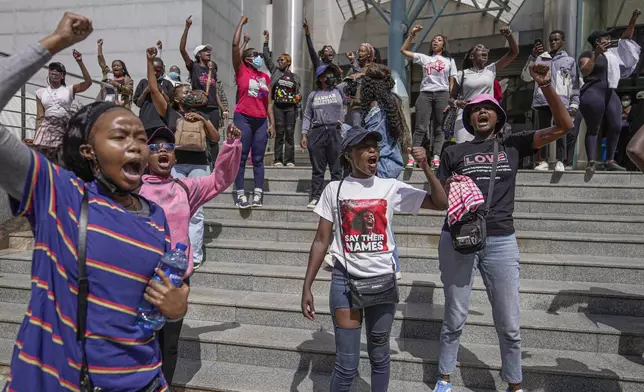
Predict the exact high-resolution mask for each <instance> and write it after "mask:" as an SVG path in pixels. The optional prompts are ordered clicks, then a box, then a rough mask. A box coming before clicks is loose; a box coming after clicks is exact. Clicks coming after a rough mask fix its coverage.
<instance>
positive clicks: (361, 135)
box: [342, 126, 382, 151]
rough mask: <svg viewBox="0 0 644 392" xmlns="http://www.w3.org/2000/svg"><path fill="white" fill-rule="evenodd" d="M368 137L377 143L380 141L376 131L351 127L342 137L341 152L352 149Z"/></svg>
mask: <svg viewBox="0 0 644 392" xmlns="http://www.w3.org/2000/svg"><path fill="white" fill-rule="evenodd" d="M370 136H373V137H374V138H375V139H376V141H378V142H380V141H381V140H382V135H381V134H380V132H378V131H368V130H366V129H364V128H362V127H359V126H358V127H352V128H351V129H349V130H347V133H346V134H345V135H344V139H343V140H342V151H348V150H350V149H351V148H352V147H355V146H357V145H358V144H360V143H362V141H363V140H364V139H366V138H368V137H370Z"/></svg>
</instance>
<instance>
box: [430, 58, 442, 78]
mask: <svg viewBox="0 0 644 392" xmlns="http://www.w3.org/2000/svg"><path fill="white" fill-rule="evenodd" d="M432 70H434V71H436V72H438V73H441V72H443V71H444V70H445V63H444V62H443V60H441V59H436V60H435V61H429V62H427V64H425V71H426V72H427V75H431V74H432Z"/></svg>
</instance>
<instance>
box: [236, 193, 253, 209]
mask: <svg viewBox="0 0 644 392" xmlns="http://www.w3.org/2000/svg"><path fill="white" fill-rule="evenodd" d="M235 205H237V208H239V209H241V210H245V209H247V208H250V203H249V202H248V197H246V195H238V196H237V203H235Z"/></svg>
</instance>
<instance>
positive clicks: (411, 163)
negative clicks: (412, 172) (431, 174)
mask: <svg viewBox="0 0 644 392" xmlns="http://www.w3.org/2000/svg"><path fill="white" fill-rule="evenodd" d="M415 164H416V160H415V159H414V158H413V157H412V156H411V155H410V156H409V159H408V161H407V169H413V168H414V165H415Z"/></svg>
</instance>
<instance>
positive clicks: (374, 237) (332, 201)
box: [315, 176, 427, 278]
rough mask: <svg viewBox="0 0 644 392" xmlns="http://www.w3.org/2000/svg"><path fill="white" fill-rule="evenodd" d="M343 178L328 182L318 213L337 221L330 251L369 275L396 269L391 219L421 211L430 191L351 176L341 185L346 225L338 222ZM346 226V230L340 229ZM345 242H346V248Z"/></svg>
mask: <svg viewBox="0 0 644 392" xmlns="http://www.w3.org/2000/svg"><path fill="white" fill-rule="evenodd" d="M339 185H340V181H333V182H331V183H330V184H329V185H327V186H326V188H325V189H324V192H323V193H322V197H321V198H320V201H319V202H318V204H317V206H316V207H315V213H316V214H318V215H319V216H320V217H322V218H324V219H326V220H328V221H329V222H333V223H336V224H335V225H334V236H333V243H332V244H331V247H330V248H329V253H330V254H331V256H333V258H334V259H337V260H340V262H341V263H343V264H344V254H346V258H347V265H348V271H349V274H351V275H353V276H356V277H360V278H367V277H373V276H381V275H386V274H390V273H392V272H393V267H392V266H393V253H394V247H395V246H396V243H395V241H394V238H393V230H392V227H391V220H392V218H393V215H394V213H399V212H405V213H410V214H416V213H418V210H420V206H421V205H422V204H423V200H424V199H425V196H426V195H427V192H426V191H424V190H422V189H417V188H414V187H412V186H411V185H407V184H405V183H404V182H401V181H398V180H395V179H384V178H379V177H375V176H373V177H370V178H365V179H362V178H355V177H353V176H349V177H347V178H346V179H345V180H344V182H343V183H342V188H341V189H340V212H341V215H342V229H340V225H338V224H337V222H338V213H337V193H338V186H339ZM340 230H342V231H340ZM341 244H342V245H344V250H345V251H344V252H343V251H342V247H341Z"/></svg>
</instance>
